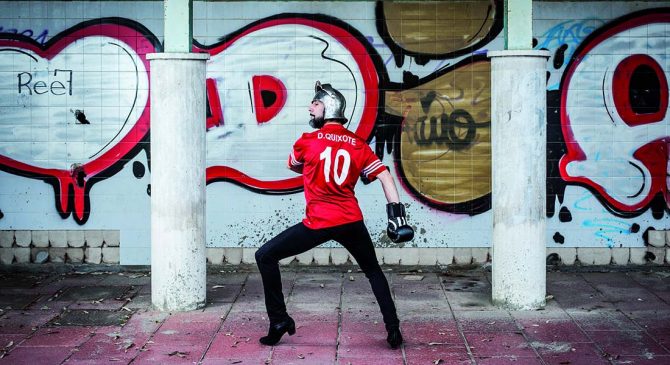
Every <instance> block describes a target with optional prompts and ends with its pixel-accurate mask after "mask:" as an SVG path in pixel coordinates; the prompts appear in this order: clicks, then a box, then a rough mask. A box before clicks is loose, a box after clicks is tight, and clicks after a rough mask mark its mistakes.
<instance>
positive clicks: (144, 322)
mask: <svg viewBox="0 0 670 365" xmlns="http://www.w3.org/2000/svg"><path fill="white" fill-rule="evenodd" d="M401 270H402V269H401ZM401 270H399V269H394V270H391V271H387V277H388V278H389V281H390V283H391V286H392V291H393V293H394V295H395V299H396V304H397V306H398V311H399V315H400V318H401V321H402V327H401V328H402V332H403V334H404V337H405V340H406V342H405V344H404V345H403V346H402V348H401V349H398V350H391V349H389V348H388V346H387V344H386V341H385V335H386V333H385V330H384V325H383V323H382V321H381V315H380V314H379V311H378V307H377V304H376V303H375V300H374V297H373V295H372V292H371V290H370V287H369V284H368V281H367V279H366V278H365V276H364V275H363V274H362V273H360V272H356V270H353V272H347V271H346V269H344V270H342V271H341V272H333V269H332V268H330V269H328V270H325V271H322V272H319V271H315V270H310V271H305V270H293V271H291V269H288V268H287V269H283V280H284V291H285V295H286V297H287V303H288V309H289V313H290V314H291V315H292V316H293V318H294V319H295V321H296V324H297V333H296V335H294V336H290V337H289V336H285V337H284V338H283V340H282V341H281V342H280V343H279V344H278V345H277V346H274V347H266V346H263V345H260V344H259V343H258V338H259V337H260V336H262V335H264V334H265V332H266V330H267V325H268V323H267V319H266V314H265V311H264V304H263V294H262V285H261V281H260V277H259V275H258V273H256V272H217V273H210V274H209V275H208V280H207V281H208V285H207V300H208V305H207V307H206V308H205V309H204V310H199V311H193V312H188V313H163V312H158V311H154V310H152V309H151V295H150V290H151V285H150V277H149V276H148V274H147V273H141V272H140V273H138V272H122V273H81V274H76V273H74V274H62V275H57V274H51V275H47V274H29V273H11V274H7V273H4V274H0V308H2V311H1V312H0V357H1V358H0V364H12V365H18V364H31V365H32V364H40V365H41V364H304V365H314V364H364V365H373V364H380V365H393V364H434V365H435V364H557V365H559V364H560V365H567V364H571V365H577V364H584V365H598V364H655V365H663V364H670V278H669V276H670V274H669V273H668V272H664V271H649V270H647V269H640V270H638V271H633V272H599V273H587V272H551V273H548V277H547V291H548V294H550V295H551V296H552V297H553V298H552V299H550V300H549V301H548V305H547V307H546V308H545V309H544V310H541V311H525V312H515V311H506V310H500V309H498V308H496V307H494V306H492V305H491V300H490V293H491V284H490V282H491V281H490V273H489V272H486V271H483V270H475V271H454V272H450V271H446V272H425V270H424V272H417V271H412V272H403V271H401Z"/></svg>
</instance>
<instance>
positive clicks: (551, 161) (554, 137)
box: [547, 90, 567, 217]
mask: <svg viewBox="0 0 670 365" xmlns="http://www.w3.org/2000/svg"><path fill="white" fill-rule="evenodd" d="M560 110H561V92H560V91H559V90H552V91H547V217H553V216H554V213H555V209H556V208H555V203H556V199H557V198H558V202H559V203H563V197H564V195H565V187H566V183H565V180H563V178H562V177H561V171H560V169H559V166H558V162H559V161H560V159H561V157H562V156H563V155H564V154H565V153H566V151H567V149H566V147H565V140H564V139H563V130H562V129H561V114H560Z"/></svg>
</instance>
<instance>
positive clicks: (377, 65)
mask: <svg viewBox="0 0 670 365" xmlns="http://www.w3.org/2000/svg"><path fill="white" fill-rule="evenodd" d="M286 18H301V19H306V20H315V21H319V22H322V23H328V24H332V25H335V26H337V27H340V28H342V29H346V30H347V32H348V33H349V35H351V36H353V37H354V38H356V39H357V40H358V42H359V43H360V44H361V45H362V46H363V47H364V48H365V49H366V51H367V54H368V57H369V58H370V59H371V60H372V64H373V66H374V71H375V73H376V75H377V79H378V88H379V95H378V101H377V108H376V110H377V117H376V120H375V121H374V126H373V129H372V131H371V133H370V135H369V136H368V137H367V139H366V143H368V144H369V143H370V142H371V141H372V140H373V139H374V138H375V133H376V130H377V121H378V120H379V118H380V115H382V114H384V105H385V93H384V91H385V90H387V89H388V87H386V86H385V85H388V84H389V81H388V80H389V76H388V72H387V70H386V67H385V66H384V61H383V60H382V58H381V56H380V55H379V53H378V52H377V49H375V48H374V47H373V46H372V45H371V44H370V42H369V41H368V40H367V38H366V37H365V36H364V35H363V33H361V32H360V31H359V30H358V29H357V28H355V27H354V26H352V25H350V24H348V23H346V22H345V21H343V20H341V19H338V18H335V17H333V16H330V15H325V14H310V13H281V14H275V15H272V16H269V17H265V18H261V19H257V20H255V21H253V22H251V23H249V24H247V25H245V26H243V27H242V28H239V29H237V30H235V31H233V32H231V33H229V34H226V35H224V36H221V37H220V38H219V40H218V42H216V43H213V44H210V45H204V44H202V43H200V42H198V41H197V40H196V39H193V46H195V47H198V48H200V49H202V50H210V49H213V48H216V47H219V46H221V45H223V44H225V43H226V42H228V41H230V40H233V39H235V38H237V37H238V36H241V35H242V34H243V33H245V32H246V31H247V30H248V29H251V28H254V27H256V26H257V25H259V24H262V23H266V22H270V21H273V20H281V19H286ZM221 181H224V182H229V183H231V184H234V185H237V186H239V187H241V188H243V189H245V190H249V191H252V192H255V193H258V194H263V195H287V194H295V193H299V192H301V191H303V190H304V188H303V187H300V188H296V189H287V190H264V189H259V188H256V187H252V186H248V185H245V184H242V183H240V182H238V181H236V180H234V179H231V178H227V177H220V178H216V179H210V180H208V181H207V184H208V185H209V184H211V183H215V182H221Z"/></svg>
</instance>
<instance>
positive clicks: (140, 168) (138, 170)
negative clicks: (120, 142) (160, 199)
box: [133, 161, 145, 179]
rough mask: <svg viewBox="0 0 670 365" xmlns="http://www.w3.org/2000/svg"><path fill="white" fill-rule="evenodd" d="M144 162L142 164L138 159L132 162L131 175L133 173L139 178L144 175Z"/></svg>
mask: <svg viewBox="0 0 670 365" xmlns="http://www.w3.org/2000/svg"><path fill="white" fill-rule="evenodd" d="M144 172H145V168H144V164H142V163H141V162H139V161H135V162H133V175H135V177H136V178H138V179H141V178H143V177H144Z"/></svg>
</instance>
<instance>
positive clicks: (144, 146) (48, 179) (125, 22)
mask: <svg viewBox="0 0 670 365" xmlns="http://www.w3.org/2000/svg"><path fill="white" fill-rule="evenodd" d="M101 24H113V25H122V26H125V27H128V28H131V29H133V30H135V31H137V32H138V33H139V34H141V35H142V36H143V37H144V38H145V39H146V40H147V41H149V42H150V43H151V45H152V46H153V47H154V50H155V52H162V51H163V46H162V45H161V43H160V41H159V40H158V37H156V36H155V35H154V34H153V33H152V32H151V31H150V30H149V29H148V28H147V27H146V26H144V25H142V24H141V23H139V22H137V21H135V20H132V19H127V18H120V17H105V18H97V19H91V20H86V21H83V22H81V23H78V24H76V25H74V26H72V27H70V28H67V29H65V30H63V31H62V32H60V33H58V34H56V35H55V36H54V37H53V38H51V39H49V40H48V41H47V42H45V43H39V42H37V41H36V40H35V39H33V38H30V37H27V36H25V35H21V34H11V33H0V39H9V40H16V41H19V42H24V43H27V44H32V45H33V46H34V47H36V48H39V49H40V50H43V51H44V50H46V49H48V48H50V47H51V46H52V45H53V44H55V43H56V42H59V41H60V40H61V39H62V38H65V37H69V36H70V35H71V34H72V33H74V32H77V31H79V30H81V29H84V28H87V27H90V26H93V25H101ZM150 138H151V137H150V130H148V131H147V133H146V135H145V136H144V137H143V138H141V139H140V140H139V141H138V143H137V144H136V145H135V146H133V147H132V148H130V149H129V150H128V152H127V153H126V154H125V155H124V156H121V157H120V158H119V159H118V162H116V163H114V164H112V165H110V166H109V167H108V168H107V169H105V170H103V171H100V172H99V173H98V174H97V175H95V176H92V177H90V178H89V179H88V180H87V182H86V185H85V188H84V215H83V217H82V219H81V220H80V219H79V218H78V217H77V215H76V214H72V213H73V209H72V208H71V207H73V206H74V187H73V186H72V185H70V186H69V187H68V196H69V198H70V199H69V200H68V202H67V204H66V207H65V208H64V210H61V205H60V204H59V202H60V201H61V193H60V182H59V180H58V178H56V177H54V176H52V175H44V174H39V173H32V172H26V171H24V170H22V169H18V168H15V167H12V166H8V165H4V164H0V171H5V172H7V173H10V174H13V175H17V176H21V177H26V178H30V179H36V180H42V181H44V182H45V183H47V184H49V185H51V186H52V188H53V189H54V193H55V200H54V203H55V205H56V211H57V212H58V215H59V216H60V217H61V218H62V219H67V218H68V217H69V216H70V214H72V216H73V218H74V220H75V222H76V223H77V224H79V225H84V224H86V222H87V221H88V219H89V217H90V211H91V200H90V197H89V194H90V191H91V188H92V187H93V186H94V185H95V184H96V183H98V182H100V181H103V180H106V179H107V178H109V177H112V176H114V175H116V174H117V173H118V172H119V171H121V169H123V167H124V166H125V165H126V164H127V163H128V162H129V161H130V160H131V159H132V158H133V157H135V156H137V154H139V153H140V152H141V151H142V150H144V151H145V153H146V154H147V160H148V163H149V166H150V161H151V150H150V148H149V141H150Z"/></svg>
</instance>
